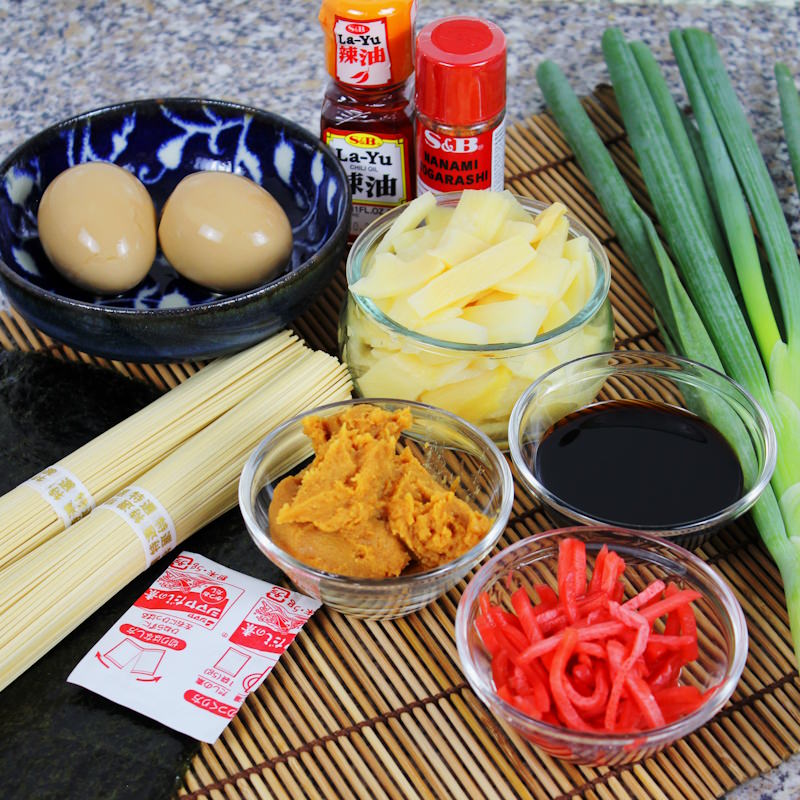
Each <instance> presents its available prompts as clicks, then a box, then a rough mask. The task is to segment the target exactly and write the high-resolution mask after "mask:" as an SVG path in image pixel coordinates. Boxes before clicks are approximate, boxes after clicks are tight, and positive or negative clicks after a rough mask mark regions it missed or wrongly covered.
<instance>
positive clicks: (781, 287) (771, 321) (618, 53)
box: [537, 30, 800, 663]
mask: <svg viewBox="0 0 800 800" xmlns="http://www.w3.org/2000/svg"><path fill="white" fill-rule="evenodd" d="M671 38H672V40H673V46H674V48H675V51H676V57H677V58H678V62H679V65H680V67H681V73H682V76H683V78H684V81H685V82H686V84H687V89H688V91H689V95H690V98H691V100H692V105H693V110H694V113H695V116H696V119H697V120H698V123H699V128H700V130H699V131H697V130H695V129H694V128H693V127H690V128H689V130H688V131H686V130H685V131H684V132H685V133H687V134H688V141H689V142H690V145H691V147H692V148H693V150H694V154H695V158H696V160H697V162H698V166H699V168H700V169H701V170H702V174H703V181H704V186H705V189H706V192H708V193H710V198H709V199H710V201H711V204H712V206H713V208H714V213H715V216H716V217H717V219H718V220H719V221H720V222H721V227H722V229H723V230H724V231H725V235H726V239H727V244H728V246H729V247H730V250H731V253H732V256H733V263H734V266H735V267H736V273H737V279H736V280H735V281H734V285H733V287H731V285H729V283H728V281H727V279H726V276H725V273H724V271H723V267H722V264H721V263H720V260H719V258H718V256H717V253H716V248H715V246H714V244H713V243H712V238H711V236H710V235H709V232H708V230H707V227H706V225H705V224H704V223H703V222H702V221H701V219H700V217H701V216H702V214H701V213H699V212H698V209H697V201H696V200H695V197H694V193H693V191H692V190H691V189H690V188H689V187H690V185H691V183H692V180H693V179H692V178H689V179H687V177H686V169H685V166H684V161H685V159H686V154H687V152H688V151H687V150H686V148H685V140H683V137H681V136H680V135H679V138H681V139H682V140H683V144H678V145H677V146H676V145H675V144H674V142H672V141H671V136H670V132H668V131H667V130H665V125H664V122H663V120H664V113H663V112H664V108H662V107H661V106H664V105H666V104H667V98H666V97H665V95H664V93H663V92H662V91H661V90H660V88H655V89H654V87H659V86H660V83H659V81H658V80H657V78H656V76H655V73H654V71H653V67H654V65H655V61H654V60H653V59H651V58H648V56H647V54H645V53H644V50H643V49H642V48H643V45H634V47H633V50H631V47H630V46H628V44H627V43H626V42H625V40H624V38H623V37H622V35H621V34H620V33H619V31H615V30H609V31H606V34H605V35H604V37H603V51H604V54H605V56H606V61H607V63H608V66H609V71H610V73H611V77H612V82H613V84H614V88H615V92H616V95H617V101H618V103H619V106H620V110H621V112H622V116H623V120H624V122H625V127H626V129H627V132H628V136H629V138H630V141H631V145H632V147H633V149H634V153H635V154H636V157H637V161H638V163H639V166H640V168H641V170H642V174H643V176H644V179H645V183H646V185H647V188H648V191H649V193H650V196H651V199H652V201H653V206H654V208H655V210H656V214H657V215H658V218H659V221H660V222H661V225H662V228H663V230H664V232H665V236H666V239H667V241H668V243H669V245H670V248H671V250H672V253H673V254H674V256H675V259H676V264H677V266H678V267H679V270H676V267H675V264H673V262H672V261H671V260H670V258H669V256H668V255H667V253H666V251H665V249H664V247H663V245H662V243H661V241H660V239H659V238H658V236H657V234H656V231H655V228H654V226H653V224H652V221H651V220H649V218H647V216H646V215H645V214H644V212H643V211H642V210H641V209H640V208H639V207H638V206H637V205H636V203H635V201H633V198H632V196H631V195H630V192H629V190H628V189H627V186H625V184H624V182H623V180H622V177H621V176H620V175H619V173H618V171H617V170H616V167H615V165H614V163H613V161H612V160H611V158H610V156H609V155H608V153H607V152H605V153H601V152H600V151H601V150H603V147H602V143H601V141H600V139H599V137H598V136H597V133H596V131H595V130H594V128H593V126H592V125H591V122H590V121H589V119H588V116H587V115H586V112H585V111H584V109H583V107H582V106H581V105H580V103H579V101H578V99H577V98H576V97H575V95H574V93H573V92H572V90H571V89H570V87H569V85H568V84H567V82H566V80H565V79H564V78H563V75H561V73H560V72H559V71H558V69H557V67H555V66H554V65H552V64H547V65H546V66H545V65H542V67H541V68H540V71H539V73H538V75H537V77H538V78H539V83H540V86H541V87H542V91H543V92H544V95H545V99H546V100H547V102H548V105H549V106H550V109H551V111H552V112H553V114H554V116H555V118H556V121H557V122H558V124H559V126H560V127H561V129H562V131H564V134H565V136H566V139H567V141H568V143H569V145H570V147H571V148H572V149H573V151H574V152H575V154H576V157H577V159H578V163H579V164H580V165H581V166H582V168H583V169H584V172H585V173H586V175H587V177H588V178H589V181H590V182H591V184H592V186H593V187H594V189H595V192H596V193H597V195H598V198H599V199H600V202H601V204H602V205H603V207H604V209H605V210H606V213H607V216H608V217H609V220H610V221H611V224H612V225H613V226H614V228H615V230H617V224H618V222H617V218H619V217H621V216H624V215H625V214H626V213H628V212H631V211H632V212H633V214H634V215H635V216H636V218H637V220H638V225H635V224H633V223H632V222H631V221H630V220H629V219H625V220H621V222H622V223H623V224H624V226H625V229H626V230H627V231H629V232H630V231H633V233H634V236H633V246H631V247H630V249H629V246H630V239H631V237H630V236H626V237H625V238H623V237H622V236H620V241H621V243H622V245H623V248H625V250H626V252H627V253H628V256H629V258H630V259H631V261H632V262H633V263H634V265H635V267H636V268H637V269H638V271H639V272H640V274H641V275H642V278H643V283H645V287H646V288H647V289H648V291H649V292H651V290H650V288H649V285H650V284H655V285H656V286H657V288H658V293H657V294H655V293H652V292H651V298H652V299H653V301H654V304H655V307H656V317H657V319H658V320H659V321H661V320H664V321H665V322H666V324H665V325H664V326H663V332H662V335H663V337H664V340H665V342H667V343H668V344H669V345H670V346H672V347H674V348H676V349H679V350H680V351H681V352H683V353H684V354H685V355H688V356H689V357H691V358H694V359H696V360H698V361H702V362H704V363H707V364H709V365H710V366H717V367H719V366H720V365H722V366H724V368H725V371H726V372H727V373H728V374H729V375H731V377H733V378H734V379H735V380H737V381H738V382H740V383H742V384H743V385H744V386H745V387H746V388H748V389H749V390H750V391H751V393H752V394H753V395H755V397H756V399H757V400H758V401H759V402H760V403H761V405H762V406H763V407H764V408H765V410H766V411H767V413H768V414H769V416H770V418H771V419H772V421H773V423H774V425H775V428H776V435H777V438H778V466H777V467H776V471H775V474H774V476H773V480H772V486H771V487H767V489H766V490H765V491H764V493H763V494H762V496H761V498H760V499H759V501H758V502H757V503H756V505H755V506H754V507H753V511H752V515H753V521H754V522H755V524H756V527H757V528H758V530H759V533H760V534H761V537H762V539H763V541H764V543H765V545H766V547H767V549H768V550H769V552H770V554H771V555H772V557H773V558H774V559H775V561H776V563H777V564H778V567H779V569H780V572H781V575H782V577H783V582H784V589H785V592H786V598H787V606H788V610H789V620H790V624H791V628H792V632H793V638H794V641H795V654H796V656H797V657H798V663H800V460H798V458H797V456H796V455H795V453H796V443H797V442H798V441H800V408H799V407H798V402H797V400H796V398H797V396H798V395H800V391H798V387H800V357H798V355H797V350H796V346H795V343H794V342H795V340H794V337H795V336H796V335H797V334H796V325H797V323H796V320H797V313H798V309H800V270H798V265H797V257H796V254H795V252H794V248H793V245H792V246H791V248H790V247H789V246H787V240H788V242H791V237H790V236H789V234H788V226H787V225H786V220H785V219H784V218H783V214H782V212H781V210H780V204H779V203H778V202H777V197H776V195H775V192H774V187H773V186H772V183H771V181H770V179H769V176H768V173H767V171H766V167H765V166H764V164H763V160H762V159H761V156H760V153H759V152H758V149H757V147H756V145H755V140H754V139H753V136H752V132H751V131H750V129H749V127H747V123H746V120H745V119H744V114H743V112H742V111H741V109H740V108H739V106H738V100H737V99H736V96H735V93H734V92H733V89H732V87H731V86H730V82H729V81H728V78H727V75H726V74H725V72H724V67H722V62H721V59H720V58H719V55H718V53H716V48H715V46H714V43H713V40H712V39H711V37H709V36H708V35H707V34H701V33H700V32H698V31H688V32H685V33H677V34H673V36H672V37H671ZM634 53H636V55H634ZM643 72H644V73H651V74H648V76H647V80H646V79H645V76H644V75H643ZM782 73H783V71H782V70H781V69H777V70H776V75H778V80H779V86H781V87H782V96H781V100H782V103H783V106H782V110H783V114H784V124H785V125H786V128H787V137H788V136H790V135H792V136H795V140H794V141H795V142H796V144H797V148H796V150H795V153H794V154H793V156H792V157H793V158H794V157H795V155H797V156H798V158H797V162H798V163H799V164H800V139H798V138H797V136H796V135H795V134H794V133H790V132H793V131H797V130H798V129H800V98H798V97H797V89H796V87H795V86H794V84H793V83H791V85H787V84H786V81H787V80H788V81H790V82H791V76H789V75H788V71H786V72H785V73H784V74H782ZM790 90H791V91H790ZM670 103H671V100H670ZM672 105H674V104H672ZM667 116H671V114H669V113H668V114H667ZM787 120H788V122H787ZM673 122H674V120H673ZM690 125H691V123H690ZM793 126H795V127H793ZM742 127H743V128H744V130H741V129H740V128H742ZM671 130H672V128H670V131H671ZM678 152H679V153H681V155H680V157H678V156H677V155H676V153H678ZM756 156H757V157H756ZM689 171H690V172H693V171H694V170H693V169H692V168H691V167H690V168H689ZM695 179H696V175H695ZM799 183H800V182H799ZM620 184H621V186H620ZM745 197H746V198H747V201H748V202H749V206H750V210H751V211H752V212H753V214H754V216H755V218H756V224H757V227H758V230H759V233H760V234H761V237H762V239H763V241H764V243H765V249H766V251H767V254H768V258H769V261H770V264H771V267H772V275H773V276H774V284H775V286H776V287H777V289H778V292H779V294H780V310H782V311H783V312H784V317H785V325H784V327H786V328H787V329H788V331H789V332H788V334H787V340H788V341H787V342H784V341H783V338H782V336H781V333H780V331H781V328H780V327H779V325H778V323H777V322H776V317H779V316H780V315H779V314H778V311H779V309H778V308H776V307H773V304H772V302H771V300H770V297H769V291H767V289H768V288H769V286H768V285H765V284H769V282H768V281H765V276H764V275H763V272H762V270H761V265H760V262H759V250H758V248H757V246H756V244H755V240H754V238H753V235H752V230H751V227H752V226H751V223H750V216H749V213H748V204H747V203H746V202H745ZM617 232H618V234H619V231H617ZM626 242H627V244H626ZM767 242H769V246H767ZM648 247H649V253H647V252H646V251H647V249H648ZM790 249H791V254H790V253H789V250H790ZM790 255H791V257H790ZM643 265H644V266H643ZM654 265H655V268H656V269H657V270H658V272H657V274H654ZM645 276H646V281H645ZM740 286H741V288H742V294H743V297H744V300H745V307H746V309H747V313H748V317H749V322H750V325H752V329H753V332H754V335H755V337H756V339H757V344H758V346H756V344H754V342H753V338H752V335H751V332H750V328H749V327H748V322H747V320H746V319H745V317H744V314H743V313H742V310H741V309H740V307H739V305H738V303H737V301H736V298H735V297H734V293H735V291H736V290H737V289H738V288H740ZM787 287H788V288H789V290H790V291H792V292H793V293H794V296H793V297H785V296H784V293H785V291H786V290H787ZM687 290H688V292H687ZM762 357H763V359H764V362H766V368H765V365H764V363H762ZM709 410H710V411H711V413H712V414H713V419H714V423H715V424H717V425H721V427H722V428H723V429H724V430H723V433H724V434H725V435H726V437H727V438H728V440H729V441H731V444H733V445H734V447H735V448H736V450H737V454H739V455H740V458H741V459H742V467H743V470H749V469H750V468H753V467H754V459H753V457H752V456H753V454H752V450H750V449H748V445H747V441H746V439H743V438H741V431H740V430H738V429H739V428H740V427H741V426H740V425H737V420H736V419H733V420H731V419H730V418H728V417H727V416H726V415H725V414H724V413H723V414H720V413H719V410H718V409H709ZM734 416H735V415H734ZM729 425H732V427H731V428H730V429H728V426H729ZM740 448H744V449H743V450H742V449H740ZM742 453H744V456H742ZM773 490H774V491H773Z"/></svg>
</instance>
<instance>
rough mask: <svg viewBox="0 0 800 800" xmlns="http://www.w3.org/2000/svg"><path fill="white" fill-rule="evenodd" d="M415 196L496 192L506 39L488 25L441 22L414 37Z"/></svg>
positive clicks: (468, 19)
mask: <svg viewBox="0 0 800 800" xmlns="http://www.w3.org/2000/svg"><path fill="white" fill-rule="evenodd" d="M416 60H417V65H416V66H417V70H416V83H417V85H416V107H417V141H416V154H417V155H416V172H417V192H419V193H420V194H421V193H422V192H425V191H432V192H435V193H437V194H440V193H442V192H455V191H461V190H463V189H493V190H495V191H501V190H502V189H503V178H504V161H505V114H506V39H505V36H504V35H503V31H501V30H500V28H499V27H498V26H497V25H495V24H494V23H492V22H487V21H485V20H482V19H479V18H477V17H447V18H445V19H439V20H436V21H435V22H431V23H429V24H427V25H426V26H425V27H424V28H423V29H422V30H421V31H420V32H419V36H417V55H416Z"/></svg>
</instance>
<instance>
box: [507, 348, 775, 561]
mask: <svg viewBox="0 0 800 800" xmlns="http://www.w3.org/2000/svg"><path fill="white" fill-rule="evenodd" d="M619 399H640V400H641V399H644V400H649V401H651V402H654V403H657V404H660V405H664V406H667V407H674V408H679V409H685V410H688V411H691V412H692V413H694V414H696V415H697V416H699V417H700V418H702V419H703V420H705V421H706V422H708V423H709V424H711V425H712V426H713V427H714V428H716V429H717V431H719V432H720V433H721V434H722V435H723V437H724V438H725V439H727V441H728V443H729V444H730V445H731V446H732V447H733V450H734V452H735V453H736V455H737V456H738V458H739V462H740V465H741V467H742V476H743V482H742V495H741V496H740V497H739V499H738V500H735V501H734V502H732V503H731V504H729V505H727V506H726V507H725V508H722V509H720V510H719V511H718V512H716V513H713V514H710V515H708V516H705V517H702V518H699V519H694V520H687V521H686V522H685V523H681V524H677V525H672V526H671V527H669V528H665V527H663V526H657V525H652V526H646V525H635V524H630V523H629V522H628V521H624V520H621V519H602V518H600V517H597V516H593V515H592V514H591V513H589V512H588V511H587V510H586V509H580V508H575V507H574V506H572V505H570V504H569V503H568V502H566V501H565V500H564V499H562V498H561V497H559V496H557V495H556V494H555V493H554V492H552V491H550V490H549V489H548V488H547V487H546V486H545V485H544V484H543V483H542V481H541V480H540V479H539V476H538V475H537V471H536V453H537V448H538V446H539V443H540V441H541V440H542V438H543V436H544V435H545V434H546V433H547V431H548V429H549V428H550V427H551V426H552V425H554V424H555V423H556V422H558V421H559V420H560V419H562V418H563V417H564V416H566V415H567V414H571V413H573V412H575V411H578V410H580V409H583V408H590V407H593V406H594V405H595V404H597V403H601V402H607V401H614V400H619ZM508 438H509V449H510V454H511V459H512V461H513V462H514V467H515V468H516V471H517V475H518V477H519V479H520V481H521V482H522V484H523V485H524V486H525V487H526V488H527V489H528V490H529V491H530V492H531V493H532V494H533V495H535V496H536V497H537V498H538V499H540V500H541V501H542V502H543V504H544V506H545V511H546V512H547V515H548V516H549V517H550V519H551V520H552V521H553V522H554V523H555V524H556V525H564V524H567V525H571V524H574V523H576V522H577V523H583V524H588V525H592V524H600V525H608V524H612V525H617V526H622V527H625V528H626V529H628V530H636V531H646V532H650V533H656V534H658V535H659V536H662V537H666V538H669V539H674V540H675V541H677V542H678V543H679V544H681V545H683V546H684V547H688V548H690V549H693V548H694V547H697V546H698V545H699V544H701V543H702V542H703V541H705V539H707V538H708V537H709V536H710V535H711V534H712V533H713V532H714V531H715V530H716V529H717V528H719V527H720V526H722V525H724V524H726V523H728V522H731V521H732V520H734V519H736V518H737V517H739V516H740V515H741V514H744V513H745V512H746V511H747V510H748V509H749V508H750V507H751V506H752V505H753V504H754V503H755V502H756V500H757V499H758V497H759V495H760V494H761V492H762V491H763V490H764V488H765V487H766V485H767V484H768V483H769V481H770V478H771V477H772V472H773V470H774V468H775V460H776V452H777V446H776V442H775V432H774V430H773V427H772V424H771V422H770V421H769V418H768V417H767V415H766V413H765V412H764V411H763V409H762V408H761V406H759V405H758V403H757V402H756V401H755V400H754V399H753V397H752V396H751V395H750V394H749V393H748V392H747V391H746V390H745V389H743V388H742V387H741V386H739V384H737V383H735V382H734V381H732V380H731V379H730V378H728V377H727V376H725V375H723V374H722V373H720V372H717V371H716V370H713V369H711V368H710V367H707V366H704V365H703V364H698V363H697V362H695V361H689V360H688V359H685V358H681V357H679V356H673V355H665V354H663V353H646V352H639V351H637V352H632V351H617V352H613V353H599V354H595V355H590V356H585V357H582V358H577V359H575V360H574V361H570V362H568V363H566V364H562V365H561V366H559V367H556V368H555V369H553V370H551V371H549V372H547V373H546V374H545V375H542V376H541V377H540V378H539V379H538V380H537V381H535V382H534V383H533V384H532V385H531V386H530V387H529V388H528V389H527V390H526V391H525V393H524V394H523V395H522V396H521V397H520V398H519V400H518V401H517V404H516V405H515V407H514V410H513V412H512V414H511V419H510V421H509V425H508ZM615 458H620V459H621V458H623V455H622V454H621V453H608V454H607V455H606V457H605V458H603V459H602V463H598V464H597V469H598V470H599V469H603V470H611V471H613V470H614V469H615V467H614V462H615ZM643 468H644V469H646V465H643ZM656 488H657V487H656Z"/></svg>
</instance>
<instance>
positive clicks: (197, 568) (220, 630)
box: [67, 552, 320, 743]
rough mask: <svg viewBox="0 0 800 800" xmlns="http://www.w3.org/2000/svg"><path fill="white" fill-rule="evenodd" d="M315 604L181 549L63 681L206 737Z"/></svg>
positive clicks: (263, 673) (218, 729)
mask: <svg viewBox="0 0 800 800" xmlns="http://www.w3.org/2000/svg"><path fill="white" fill-rule="evenodd" d="M319 605H320V603H319V601H317V600H314V599H312V598H310V597H306V596H305V595H301V594H299V593H297V592H292V591H289V590H288V589H284V588H282V587H280V586H274V585H273V584H271V583H266V582H265V581H260V580H257V579H256V578H251V577H249V576H248V575H243V574H242V573H241V572H235V571H234V570H231V569H228V568H227V567H223V566H221V565H220V564H217V563H215V562H213V561H211V560H210V559H208V558H204V557H203V556H200V555H197V554H196V553H188V552H183V553H181V554H180V555H179V556H178V557H177V558H176V559H175V560H174V561H173V562H172V563H171V564H170V565H169V567H167V569H166V571H165V572H164V573H163V574H162V575H161V576H160V577H159V578H158V579H157V580H156V581H155V583H153V585H152V586H151V587H150V588H149V589H148V590H147V591H146V592H145V593H144V594H143V595H142V596H141V597H140V598H139V599H138V600H137V601H136V602H135V603H134V605H133V606H132V607H131V608H130V609H128V611H126V612H125V614H123V616H122V617H121V618H120V619H119V620H118V621H117V623H116V624H115V625H114V627H113V628H112V629H111V630H109V631H108V633H106V634H105V636H103V638H102V639H101V640H100V641H99V642H98V643H97V644H96V645H95V646H94V647H93V648H92V649H91V650H90V651H89V652H88V653H87V654H86V655H85V656H84V657H83V659H82V660H81V661H80V663H79V664H78V665H77V666H76V667H75V669H74V670H73V671H72V673H71V674H70V676H69V678H67V680H68V681H69V682H70V683H75V684H78V685H79V686H83V687H84V688H86V689H89V690H91V691H93V692H96V693H97V694H99V695H102V696H103V697H106V698H108V699H109V700H113V701H114V702H115V703H119V704H120V705H124V706H126V707H128V708H131V709H133V710H134V711H138V712H140V713H141V714H144V715H145V716H147V717H150V718H151V719H154V720H157V721H158V722H161V723H163V724H164V725H167V726H168V727H170V728H173V729H174V730H177V731H180V732H181V733H185V734H187V735H189V736H192V737H194V738H195V739H200V740H201V741H204V742H209V743H211V742H214V741H216V740H217V739H218V738H219V736H220V734H221V733H222V731H223V730H224V729H225V727H226V725H227V724H228V723H229V722H230V720H231V719H232V718H233V716H234V715H235V714H236V712H237V711H238V710H239V708H240V707H241V705H242V703H243V702H244V699H245V697H247V695H248V694H249V693H250V692H252V691H255V689H257V688H258V687H259V686H260V685H261V683H262V682H263V681H264V679H265V678H266V677H267V675H268V674H269V673H270V671H271V670H272V668H273V667H274V666H275V664H277V662H278V659H279V658H280V656H281V653H283V651H284V650H286V648H287V647H288V646H289V645H290V644H291V642H292V640H293V639H294V637H295V636H296V635H297V634H298V633H299V632H300V629H301V628H302V627H303V624H304V623H305V622H306V620H307V619H309V617H311V615H312V614H313V613H314V611H316V610H317V608H319Z"/></svg>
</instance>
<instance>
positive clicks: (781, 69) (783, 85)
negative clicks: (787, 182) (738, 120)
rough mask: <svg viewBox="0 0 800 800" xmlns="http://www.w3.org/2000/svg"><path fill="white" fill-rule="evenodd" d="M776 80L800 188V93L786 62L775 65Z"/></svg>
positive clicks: (787, 144)
mask: <svg viewBox="0 0 800 800" xmlns="http://www.w3.org/2000/svg"><path fill="white" fill-rule="evenodd" d="M775 80H777V82H778V97H780V101H781V119H782V120H783V132H784V134H785V136H786V147H787V148H788V149H789V159H790V160H791V162H792V172H793V173H794V182H795V185H796V186H797V188H798V190H800V94H799V93H798V91H797V86H795V83H794V79H793V78H792V73H791V72H789V67H787V66H786V64H781V63H778V64H776V65H775Z"/></svg>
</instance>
